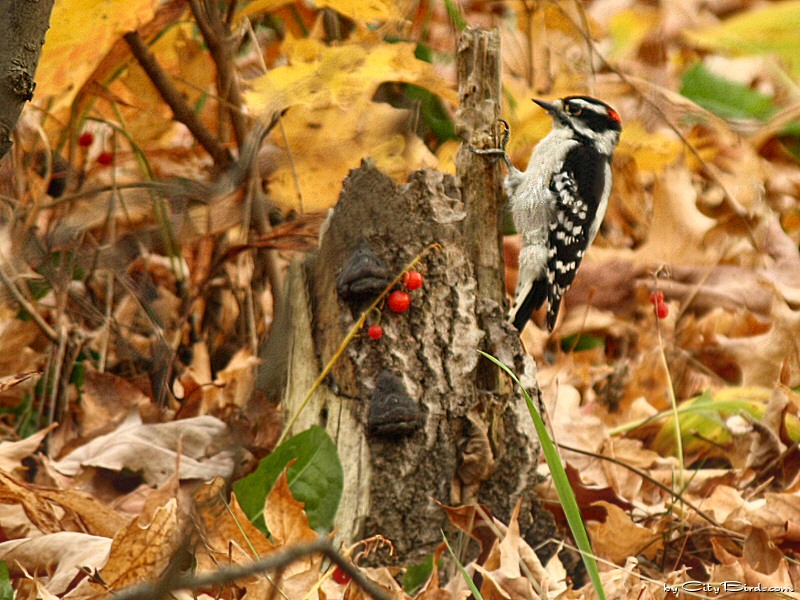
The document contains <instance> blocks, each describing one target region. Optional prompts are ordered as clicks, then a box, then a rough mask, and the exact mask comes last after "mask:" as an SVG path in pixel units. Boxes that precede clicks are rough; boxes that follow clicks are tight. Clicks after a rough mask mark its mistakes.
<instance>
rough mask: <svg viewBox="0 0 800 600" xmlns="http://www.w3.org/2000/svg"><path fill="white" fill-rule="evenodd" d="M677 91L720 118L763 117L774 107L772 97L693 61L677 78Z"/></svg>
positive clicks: (770, 112) (767, 116)
mask: <svg viewBox="0 0 800 600" xmlns="http://www.w3.org/2000/svg"><path fill="white" fill-rule="evenodd" d="M681 94H682V95H684V96H685V97H687V98H689V99H690V100H692V101H694V102H696V103H697V104H699V105H700V106H702V107H703V108H705V109H706V110H708V111H709V112H712V113H714V114H715V115H718V116H720V117H722V118H724V119H746V118H751V119H761V120H763V119H767V118H769V117H770V115H772V114H773V113H774V112H775V110H776V108H775V104H774V103H773V102H772V98H770V97H769V96H767V95H766V94H762V93H761V92H757V91H756V90H753V89H750V88H749V87H747V86H745V85H742V84H740V83H736V82H735V81H731V80H730V79H725V78H724V77H720V76H719V75H717V74H715V73H712V72H711V71H709V70H708V69H707V68H706V67H705V66H704V65H703V64H702V63H695V64H694V66H692V67H691V68H690V69H689V70H687V71H686V72H685V73H684V74H683V77H682V78H681Z"/></svg>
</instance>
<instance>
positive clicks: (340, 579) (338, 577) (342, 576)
mask: <svg viewBox="0 0 800 600" xmlns="http://www.w3.org/2000/svg"><path fill="white" fill-rule="evenodd" d="M350 579H351V577H350V574H349V573H348V572H347V571H345V570H344V569H342V567H336V568H335V569H334V570H333V580H334V581H335V582H336V583H338V584H339V585H346V584H348V583H350Z"/></svg>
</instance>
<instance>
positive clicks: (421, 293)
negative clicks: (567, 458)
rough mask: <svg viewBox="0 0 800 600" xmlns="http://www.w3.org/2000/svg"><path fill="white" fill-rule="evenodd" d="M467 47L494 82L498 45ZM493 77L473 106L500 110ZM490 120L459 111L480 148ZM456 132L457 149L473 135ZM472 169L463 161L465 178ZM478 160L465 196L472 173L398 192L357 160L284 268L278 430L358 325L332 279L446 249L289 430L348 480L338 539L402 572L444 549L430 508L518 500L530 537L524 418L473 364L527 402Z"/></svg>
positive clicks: (520, 406) (418, 178) (526, 377)
mask: <svg viewBox="0 0 800 600" xmlns="http://www.w3.org/2000/svg"><path fill="white" fill-rule="evenodd" d="M464 35H465V36H472V38H473V39H472V41H469V42H464V41H463V40H462V47H473V48H478V49H479V50H476V51H471V54H472V55H473V56H474V57H475V58H476V59H477V60H479V61H482V64H483V65H495V67H494V68H495V69H497V68H499V55H498V54H497V51H498V50H499V45H498V44H497V39H496V38H497V34H496V33H494V34H492V36H493V37H492V36H489V37H488V38H487V37H486V34H485V33H484V32H470V31H468V32H466V33H465V34H464ZM476 40H477V41H476ZM492 40H494V41H492ZM476 43H477V44H478V45H477V46H474V44H476ZM489 55H491V56H489ZM478 57H482V58H478ZM479 70H480V69H477V68H476V71H479ZM471 77H472V78H473V80H474V81H477V80H480V79H481V77H482V76H481V75H480V74H479V73H477V72H476V73H475V74H474V75H472V76H471ZM491 77H492V78H495V82H494V84H492V85H484V83H481V84H477V83H476V84H475V85H474V86H473V88H474V89H476V90H488V89H489V88H492V87H493V89H494V92H492V93H491V94H490V93H489V92H488V91H485V92H481V94H484V96H485V97H489V96H490V97H491V102H489V103H490V104H491V103H492V102H494V103H496V106H497V107H499V83H498V80H497V79H496V78H497V72H496V71H495V72H494V73H493V74H492V76H491ZM483 102H484V104H485V103H486V102H488V100H484V101H483ZM479 104H480V103H479ZM495 110H497V108H496V107H495V108H493V109H492V110H491V111H490V113H489V114H487V115H483V114H481V115H478V114H477V112H480V110H479V109H477V108H476V109H474V110H472V112H469V111H467V112H465V111H464V109H463V108H462V111H461V112H460V113H459V114H460V117H459V118H461V117H462V116H464V115H466V114H471V115H472V116H471V117H470V118H471V119H472V120H473V122H475V123H477V122H478V121H481V122H482V125H481V127H484V129H485V132H484V133H485V135H486V136H489V135H490V132H491V131H492V130H493V128H494V124H493V121H494V119H495V118H496V115H495ZM490 122H491V123H490ZM460 127H461V129H462V130H463V131H464V133H465V135H466V132H467V128H466V127H467V126H465V125H463V124H462V125H461V126H460ZM465 139H466V138H465ZM466 141H468V142H471V141H474V140H470V139H466ZM485 145H491V141H490V138H488V137H487V143H486V144H485ZM472 158H473V157H471V156H461V157H460V159H459V160H460V161H462V162H464V161H466V163H467V164H473V162H472ZM475 158H476V159H477V160H476V161H475V162H474V164H473V167H470V169H472V168H474V169H475V173H474V175H475V180H474V181H473V180H472V176H471V175H469V174H468V175H467V176H463V175H462V177H461V178H460V180H459V179H457V178H454V177H452V176H450V175H445V174H443V173H439V172H435V171H420V172H417V173H415V174H414V175H412V177H411V179H410V181H409V182H408V184H406V185H397V184H395V183H394V182H393V181H392V180H391V179H389V178H388V177H387V176H386V175H384V174H382V173H380V172H379V171H378V170H377V169H375V167H374V166H373V165H372V164H371V163H370V162H369V161H365V162H364V163H363V164H362V166H361V167H360V168H359V169H356V170H354V171H352V172H351V173H350V175H349V176H348V177H347V179H346V180H345V182H344V189H343V191H342V194H341V196H340V198H339V203H338V204H337V206H336V208H335V210H334V211H333V213H332V214H331V217H330V219H329V221H328V224H327V228H326V232H325V234H324V236H323V238H322V240H321V243H320V249H319V252H318V253H317V254H316V255H314V256H313V257H310V258H309V260H308V261H307V262H306V263H305V264H303V265H302V268H301V267H300V266H299V265H296V266H295V267H293V268H292V270H291V272H290V274H289V279H288V286H289V287H288V288H287V289H288V293H287V300H288V301H289V302H291V306H292V324H293V333H292V336H291V345H290V347H291V352H290V355H289V361H288V365H287V367H286V368H287V371H288V375H287V377H286V380H287V382H288V383H287V384H286V391H285V394H284V410H285V414H286V415H287V416H289V415H292V414H293V413H294V412H295V411H296V410H297V408H298V406H299V404H300V403H301V402H302V400H303V398H304V397H305V395H306V392H307V391H308V389H309V388H310V386H311V383H312V382H313V381H314V379H315V378H316V377H317V376H318V374H319V373H320V371H321V369H322V367H323V365H325V364H326V363H327V361H328V360H330V358H331V357H332V356H333V355H334V353H335V352H336V349H337V347H338V346H339V343H340V342H341V340H342V339H344V337H345V335H346V334H347V331H348V330H349V329H350V327H351V326H352V325H353V323H354V322H355V321H356V319H357V318H358V314H359V312H358V310H357V309H356V310H353V308H352V307H351V306H350V305H349V304H348V303H347V302H346V301H345V299H343V298H341V297H339V295H338V294H337V278H339V276H340V274H341V272H342V270H343V269H344V268H345V267H346V265H347V264H348V261H349V260H350V258H351V257H352V256H353V254H354V253H355V252H356V251H357V250H358V249H359V248H360V249H361V250H359V251H360V252H361V253H362V255H363V252H364V248H365V247H368V248H369V249H370V250H371V252H372V253H374V255H375V258H376V260H378V261H380V262H381V263H382V264H383V265H385V267H386V270H387V272H388V273H390V274H391V276H394V275H395V274H397V273H399V272H400V271H401V270H402V268H403V267H404V265H405V264H407V263H408V262H409V261H410V260H411V259H412V258H413V257H414V256H416V255H417V254H418V253H419V252H421V251H423V250H424V249H425V248H427V247H429V246H430V245H431V244H439V245H440V246H441V250H439V251H434V252H432V253H431V254H429V255H428V257H427V258H426V259H425V260H424V262H423V263H422V265H421V270H422V271H423V272H424V274H425V285H424V286H423V288H422V289H420V290H417V291H414V292H412V298H413V302H412V306H411V308H410V309H409V310H408V311H407V312H405V313H402V314H394V313H391V312H390V311H388V310H387V309H384V311H383V316H382V325H383V327H384V335H383V337H382V338H381V339H380V340H377V341H375V340H371V339H369V338H368V337H367V336H366V334H364V335H361V336H360V337H358V338H356V339H355V340H354V341H353V342H352V343H351V344H350V345H349V347H348V348H347V350H346V352H345V353H344V355H343V356H342V357H341V358H340V359H339V360H338V362H337V364H336V366H335V368H334V369H333V371H332V373H331V377H330V378H329V380H328V381H327V385H324V386H322V389H320V390H319V391H318V392H317V393H316V394H315V396H314V397H313V399H312V401H311V402H310V403H309V406H307V407H306V408H305V410H304V413H303V415H302V416H301V417H300V419H298V421H297V423H296V424H295V427H294V431H295V433H297V432H299V431H302V430H303V429H305V428H307V427H308V426H309V425H311V424H312V423H318V424H321V425H323V426H325V427H326V428H327V430H328V432H329V433H330V434H331V436H332V437H333V439H334V440H335V442H336V444H337V448H338V451H339V456H340V458H341V461H342V464H343V467H344V470H345V490H344V499H343V504H342V506H341V507H340V510H339V513H338V515H337V519H336V522H337V529H338V530H339V533H340V535H341V537H342V538H343V540H344V541H352V540H355V539H359V538H361V537H363V536H368V535H373V534H381V535H383V536H386V537H388V538H389V539H391V540H392V541H393V542H394V544H395V547H396V549H397V551H398V553H397V557H396V558H397V560H398V561H401V562H404V563H408V562H410V561H413V560H415V559H418V558H421V557H422V556H424V555H426V554H430V553H431V552H432V550H433V549H434V548H435V547H436V546H437V545H438V544H439V543H440V542H441V534H440V529H442V528H446V521H447V520H446V517H445V514H444V512H443V511H442V510H441V508H439V507H438V506H436V505H435V504H434V503H433V502H431V498H433V499H436V500H438V501H440V502H442V503H445V504H462V503H471V502H481V503H484V504H486V505H487V506H489V508H490V509H491V510H492V511H493V512H494V513H495V514H497V515H498V516H499V517H500V518H503V519H506V518H508V517H509V515H510V514H511V512H512V509H513V507H514V505H515V503H516V502H517V501H518V500H521V501H522V502H523V510H522V511H521V527H522V531H523V532H525V531H526V530H528V529H530V528H531V527H532V517H531V511H530V510H529V508H530V506H531V504H532V502H533V492H532V490H533V486H534V484H535V483H536V473H535V467H536V462H537V460H536V459H537V456H538V444H537V441H536V436H535V432H534V429H533V426H532V423H531V420H530V416H529V415H528V414H527V409H526V408H525V404H524V402H523V400H522V398H521V395H520V394H519V392H518V391H516V390H514V389H513V388H512V387H511V385H510V383H509V382H508V380H507V378H505V377H497V376H496V370H492V369H485V370H482V369H481V367H480V365H481V364H484V363H482V361H483V359H482V358H481V356H480V355H479V354H478V352H477V351H478V350H479V349H483V350H486V351H488V352H491V353H493V354H494V355H495V356H497V357H498V358H499V359H500V360H502V361H504V362H505V363H506V364H508V365H510V366H512V367H513V368H514V369H515V370H516V372H517V373H519V374H520V376H521V378H522V379H523V382H524V383H525V384H526V385H528V386H529V387H531V388H535V379H534V371H535V369H534V365H533V362H532V360H531V359H530V357H529V356H527V355H526V354H525V353H524V352H523V350H522V348H521V345H520V342H519V337H518V335H517V333H516V331H515V330H513V328H511V327H510V326H509V325H508V324H507V323H506V322H505V318H504V317H505V314H504V313H505V310H504V295H503V262H502V254H501V252H500V235H499V230H498V220H499V210H500V208H499V206H500V195H499V192H500V189H499V185H500V174H499V171H498V170H497V168H496V167H495V166H493V165H491V164H489V165H488V166H487V161H485V160H484V159H482V158H480V157H475ZM459 183H460V184H461V185H459ZM486 186H489V188H490V189H487V188H486ZM482 190H483V191H482ZM465 195H467V196H468V197H469V198H470V200H469V202H465ZM488 195H491V196H492V198H490V199H489V198H485V197H482V196H488ZM470 211H480V214H478V215H471V214H470ZM486 211H489V212H491V213H492V214H491V215H487V213H486ZM487 373H489V375H490V376H489V377H487ZM379 382H380V383H379ZM376 388H377V389H376ZM370 409H372V411H371V410H370ZM376 416H378V417H380V416H383V417H391V418H384V419H381V420H380V423H379V424H378V425H376V424H375V423H372V427H371V426H370V425H371V424H370V423H369V422H368V421H369V419H370V418H372V419H375V418H376ZM392 419H396V420H397V426H396V427H393V426H392Z"/></svg>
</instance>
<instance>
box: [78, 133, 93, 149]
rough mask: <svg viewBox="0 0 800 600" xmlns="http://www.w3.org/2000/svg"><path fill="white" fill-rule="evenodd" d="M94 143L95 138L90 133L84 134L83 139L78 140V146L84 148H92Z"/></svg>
mask: <svg viewBox="0 0 800 600" xmlns="http://www.w3.org/2000/svg"><path fill="white" fill-rule="evenodd" d="M93 141H94V136H93V135H92V134H91V133H89V132H88V131H87V132H86V133H82V134H81V137H79V138H78V146H83V147H84V148H86V147H88V146H91V145H92V142H93Z"/></svg>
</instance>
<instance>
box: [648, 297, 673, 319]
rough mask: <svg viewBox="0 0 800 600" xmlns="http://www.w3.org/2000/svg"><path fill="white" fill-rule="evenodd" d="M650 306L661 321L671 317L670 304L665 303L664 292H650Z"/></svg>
mask: <svg viewBox="0 0 800 600" xmlns="http://www.w3.org/2000/svg"><path fill="white" fill-rule="evenodd" d="M650 304H652V305H653V309H654V310H655V312H656V317H658V318H659V319H666V318H667V316H668V315H669V304H667V303H666V302H664V292H662V291H661V290H657V291H655V292H650Z"/></svg>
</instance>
